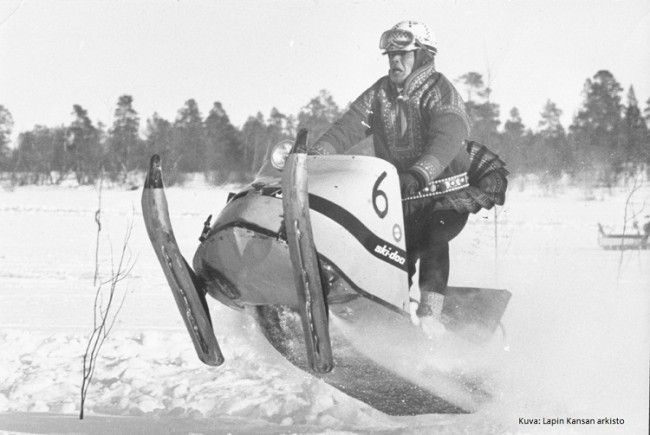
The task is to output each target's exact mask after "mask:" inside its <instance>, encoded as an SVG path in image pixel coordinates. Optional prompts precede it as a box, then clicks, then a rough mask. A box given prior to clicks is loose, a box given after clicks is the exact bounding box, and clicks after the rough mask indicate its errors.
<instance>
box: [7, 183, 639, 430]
mask: <svg viewBox="0 0 650 435" xmlns="http://www.w3.org/2000/svg"><path fill="white" fill-rule="evenodd" d="M226 193H227V189H225V190H224V189H214V188H208V187H205V186H200V185H199V186H195V187H193V188H188V187H186V188H171V189H168V200H169V203H170V207H171V214H172V221H173V224H174V226H175V233H176V237H177V239H178V241H179V244H180V245H181V249H182V251H183V252H184V253H185V254H186V256H188V257H191V256H192V254H193V252H194V250H195V248H196V246H197V244H198V241H197V237H198V235H199V233H200V230H201V227H202V223H203V221H204V220H205V218H206V216H207V215H208V214H211V213H215V212H217V211H218V210H220V208H221V207H222V205H223V203H224V202H225V197H226ZM625 196H626V191H625V190H623V189H621V190H615V191H613V192H612V193H611V194H610V193H608V192H605V191H602V192H601V191H597V192H596V193H595V198H591V199H590V200H586V199H585V195H584V193H582V192H581V191H578V190H573V189H569V188H565V189H560V190H558V191H556V192H554V193H553V194H549V193H548V192H546V191H545V190H544V189H534V188H530V187H528V188H527V189H525V190H523V191H520V189H519V186H518V183H513V186H512V189H511V191H510V192H509V197H508V201H507V206H506V207H503V208H499V210H498V213H499V215H498V223H499V225H498V244H497V248H496V250H495V242H494V240H495V239H494V214H493V212H492V211H490V212H484V213H481V214H479V215H476V216H472V217H471V218H470V222H469V224H468V226H467V227H466V229H465V230H464V232H463V233H462V234H461V235H460V236H459V237H458V238H457V239H456V240H455V241H454V242H453V243H452V275H451V279H450V282H451V284H452V285H470V286H486V287H498V288H507V289H509V290H510V291H511V292H512V293H513V297H512V300H511V303H510V306H509V308H508V310H507V312H506V315H505V318H504V323H505V327H506V330H507V345H508V349H509V350H508V352H507V358H506V359H505V360H504V361H505V362H502V363H501V364H500V366H499V367H498V368H497V371H498V376H497V378H498V379H499V385H498V388H497V394H496V396H495V399H494V401H493V402H492V403H491V404H489V405H487V406H485V408H483V409H481V410H480V411H479V412H477V413H476V414H473V415H464V416H441V415H430V416H421V417H408V418H407V417H401V418H395V417H388V416H385V415H383V414H381V413H379V412H377V411H375V410H373V409H372V408H370V407H368V406H367V405H364V404H363V403H360V402H358V401H356V400H353V399H351V398H349V397H347V396H346V395H344V394H342V393H341V392H339V391H338V390H336V389H334V388H332V387H330V386H328V385H326V384H324V383H322V382H320V381H317V380H314V379H312V378H311V377H309V376H307V375H305V374H303V373H302V372H300V371H299V370H297V369H294V368H293V367H292V366H291V365H289V364H288V363H287V362H285V361H284V360H283V359H282V358H280V357H279V356H277V354H275V353H274V351H273V350H272V349H270V347H269V346H268V345H267V344H265V342H264V341H263V339H261V338H260V336H259V334H258V332H257V331H256V330H255V328H254V326H253V325H252V324H251V322H250V321H249V320H248V319H246V318H245V317H243V316H242V315H240V314H238V313H235V312H233V311H231V310H229V309H227V308H225V307H222V306H220V305H219V304H218V303H217V302H214V303H211V311H212V315H213V319H214V323H215V329H216V333H217V337H218V339H219V341H220V343H221V345H222V349H223V350H224V353H225V356H226V363H225V364H224V365H223V366H222V367H219V368H216V369H214V368H209V367H207V366H204V365H202V364H201V363H200V362H199V361H198V359H197V358H196V357H195V354H194V350H193V348H192V345H191V342H190V340H189V338H188V337H187V334H186V332H185V329H184V326H183V324H182V321H181V319H180V316H179V315H178V313H177V309H176V306H175V305H174V302H173V298H172V295H171V293H170V291H169V289H168V288H167V286H166V283H165V280H164V276H163V274H162V272H161V269H160V267H159V265H158V264H157V262H156V259H155V256H154V254H153V251H152V249H151V247H150V246H149V243H148V239H147V237H146V234H145V230H144V226H143V224H142V217H141V214H140V211H139V210H140V206H139V201H140V191H124V190H120V189H117V188H114V189H109V190H105V191H104V193H103V199H102V202H103V204H102V209H103V215H102V219H103V223H104V226H103V231H102V238H101V244H102V245H101V246H102V251H101V255H102V258H103V259H104V260H103V262H102V264H101V272H102V274H103V275H104V276H106V275H107V274H108V273H109V269H110V249H109V248H110V246H111V245H112V248H113V251H114V252H115V253H116V254H117V251H118V250H119V248H120V247H121V243H122V237H123V234H124V232H125V230H126V228H127V226H128V225H129V222H130V221H133V222H134V230H133V236H132V238H131V241H130V244H129V247H130V253H131V254H132V258H133V259H134V261H135V266H134V269H133V271H132V273H131V275H130V276H129V278H128V279H127V280H125V281H124V282H123V286H122V287H121V288H120V291H125V292H126V299H125V302H124V306H123V309H122V311H121V313H120V315H119V320H118V323H117V325H116V327H115V330H114V332H113V333H112V334H111V336H110V338H109V340H108V341H107V342H106V344H105V348H104V349H103V352H102V354H101V357H100V361H99V366H98V368H97V371H96V375H95V381H94V383H93V385H92V387H91V389H90V391H89V394H88V400H87V403H86V409H87V418H86V419H85V420H84V421H83V422H80V421H79V420H77V419H76V415H77V413H78V411H79V404H78V399H79V387H80V381H81V355H82V353H83V349H84V346H85V342H86V339H87V337H88V334H89V331H90V326H91V324H92V317H91V313H92V304H93V297H94V290H93V285H92V280H93V270H94V246H95V230H96V227H95V223H94V212H95V209H96V208H97V194H96V191H95V190H94V189H93V188H87V187H84V188H76V187H56V188H55V187H22V188H16V189H15V190H8V189H5V190H0V223H1V225H0V296H1V297H0V431H8V432H11V433H15V432H23V433H24V432H27V433H72V432H74V433H227V432H232V433H260V432H262V433H287V432H290V433H369V432H373V433H374V432H381V433H405V432H406V433H432V432H435V433H530V432H552V433H625V434H646V433H647V431H648V360H649V355H650V349H649V342H650V340H649V337H648V335H649V333H648V331H649V328H648V326H649V324H650V322H649V302H650V301H649V300H650V267H649V266H650V251H642V252H636V251H635V252H632V251H627V252H625V253H624V255H623V257H622V259H621V253H620V252H615V251H604V250H601V249H599V247H598V245H597V242H596V223H597V222H602V223H604V224H607V225H611V226H613V227H615V228H616V227H619V228H620V226H621V224H622V220H623V210H624V203H625ZM634 200H635V201H636V204H637V205H639V204H641V203H642V202H643V200H647V201H648V202H649V204H650V188H645V190H642V191H640V192H638V193H637V194H636V195H635V197H634ZM648 207H650V205H649V206H648ZM645 214H648V212H647V211H646V213H645ZM619 262H620V267H619ZM470 263H471V264H473V265H474V267H472V268H468V267H467V266H465V265H468V264H470ZM415 357H417V356H415ZM567 417H574V418H595V419H599V418H605V417H609V418H619V419H624V421H625V423H624V424H619V425H595V426H575V425H567V424H565V425H557V426H550V425H525V424H521V423H520V422H519V419H520V418H529V419H533V418H539V419H542V418H565V419H566V418H567Z"/></svg>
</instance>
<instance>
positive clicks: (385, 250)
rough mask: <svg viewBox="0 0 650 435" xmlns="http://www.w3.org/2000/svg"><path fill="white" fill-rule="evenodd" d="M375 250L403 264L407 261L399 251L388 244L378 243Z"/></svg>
mask: <svg viewBox="0 0 650 435" xmlns="http://www.w3.org/2000/svg"><path fill="white" fill-rule="evenodd" d="M375 252H376V253H377V254H379V255H382V256H384V257H386V258H388V259H389V260H392V261H394V262H395V263H398V264H401V265H403V264H404V263H405V262H406V259H405V258H404V257H402V256H401V255H399V253H398V252H397V251H393V250H392V249H390V248H389V247H387V246H386V245H377V246H376V247H375Z"/></svg>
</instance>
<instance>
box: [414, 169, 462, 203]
mask: <svg viewBox="0 0 650 435" xmlns="http://www.w3.org/2000/svg"><path fill="white" fill-rule="evenodd" d="M468 186H469V177H468V176H467V172H463V173H462V174H458V175H454V176H451V177H447V178H441V179H439V180H433V181H432V182H431V183H430V184H429V185H428V186H427V187H425V188H424V189H422V190H420V191H419V192H417V193H416V194H415V195H412V196H407V197H406V198H403V199H402V201H411V200H413V199H421V198H431V197H435V196H442V195H444V194H446V193H449V192H454V191H456V190H461V189H464V188H466V187H468Z"/></svg>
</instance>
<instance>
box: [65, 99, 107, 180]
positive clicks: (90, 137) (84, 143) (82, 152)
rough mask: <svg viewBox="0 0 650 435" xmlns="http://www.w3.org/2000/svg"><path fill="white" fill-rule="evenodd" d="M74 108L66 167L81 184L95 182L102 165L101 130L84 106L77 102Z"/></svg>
mask: <svg viewBox="0 0 650 435" xmlns="http://www.w3.org/2000/svg"><path fill="white" fill-rule="evenodd" d="M72 110H73V112H72V114H73V115H74V120H73V121H72V123H71V124H70V126H69V127H68V129H67V132H66V153H67V155H68V158H67V160H68V161H67V164H66V169H67V170H72V171H73V172H74V173H75V176H76V178H77V182H78V183H79V184H84V183H93V182H94V180H95V178H96V177H97V175H98V174H99V172H100V167H101V165H102V150H101V143H100V138H101V136H100V131H99V130H98V129H97V128H95V126H93V123H92V121H91V120H90V118H89V117H88V112H87V111H86V110H85V109H84V108H83V107H81V106H80V105H78V104H75V105H73V106H72Z"/></svg>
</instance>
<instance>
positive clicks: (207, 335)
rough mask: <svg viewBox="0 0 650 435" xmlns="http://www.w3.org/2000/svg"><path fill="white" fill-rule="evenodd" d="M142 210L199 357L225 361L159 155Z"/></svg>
mask: <svg viewBox="0 0 650 435" xmlns="http://www.w3.org/2000/svg"><path fill="white" fill-rule="evenodd" d="M142 213H143V217H144V223H145V226H146V227H147V233H148V234H149V239H150V240H151V244H152V245H153V248H154V251H155V252H156V255H157V257H158V260H159V262H160V265H161V266H162V269H163V272H164V273H165V277H166V278H167V282H168V283H169V286H170V288H171V289H172V293H173V295H174V299H175V300H176V305H177V306H178V309H179V311H180V313H181V316H182V317H183V321H184V322H185V326H186V327H187V330H188V332H189V334H190V337H191V338H192V342H193V343H194V348H195V349H196V353H197V354H198V356H199V359H200V360H201V361H203V362H204V363H205V364H208V365H212V366H218V365H221V364H222V363H223V361H224V358H223V355H222V353H221V349H220V348H219V343H218V342H217V338H216V337H215V335H214V331H213V329H212V321H211V320H210V313H209V310H208V305H207V302H206V300H205V292H204V291H203V289H202V288H201V287H200V285H197V284H198V280H197V279H196V276H195V274H194V272H193V271H192V269H191V268H190V267H189V265H188V264H187V262H186V261H185V259H184V258H183V256H182V255H181V252H180V249H179V247H178V244H177V243H176V238H175V237H174V232H173V230H172V225H171V220H170V218H169V210H168V208H167V198H166V197H165V189H164V186H163V180H162V168H161V162H160V157H159V156H158V155H154V156H153V157H152V158H151V162H150V164H149V172H148V173H147V177H146V179H145V185H144V189H143V190H142Z"/></svg>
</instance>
